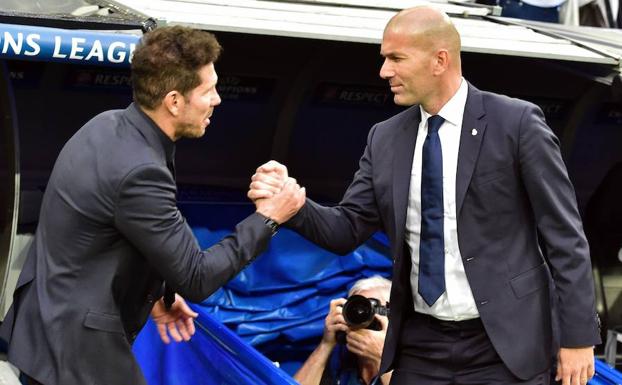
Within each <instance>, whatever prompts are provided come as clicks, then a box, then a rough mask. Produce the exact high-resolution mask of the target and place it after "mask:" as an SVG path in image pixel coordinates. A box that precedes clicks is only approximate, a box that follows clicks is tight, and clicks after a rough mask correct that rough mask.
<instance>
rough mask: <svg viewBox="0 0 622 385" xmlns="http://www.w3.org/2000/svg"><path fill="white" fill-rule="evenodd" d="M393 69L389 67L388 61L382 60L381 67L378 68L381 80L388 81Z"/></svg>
mask: <svg viewBox="0 0 622 385" xmlns="http://www.w3.org/2000/svg"><path fill="white" fill-rule="evenodd" d="M393 74H394V73H393V68H392V67H391V63H389V60H388V59H384V62H382V67H380V77H381V78H383V79H389V78H391V77H393Z"/></svg>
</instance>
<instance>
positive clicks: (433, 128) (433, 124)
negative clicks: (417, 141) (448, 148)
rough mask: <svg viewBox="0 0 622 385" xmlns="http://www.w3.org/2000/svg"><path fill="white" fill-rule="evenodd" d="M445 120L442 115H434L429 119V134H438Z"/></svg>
mask: <svg viewBox="0 0 622 385" xmlns="http://www.w3.org/2000/svg"><path fill="white" fill-rule="evenodd" d="M444 121H445V119H443V117H442V116H440V115H432V116H430V117H429V118H428V132H429V133H431V134H433V133H436V132H438V129H439V128H441V124H443V122H444Z"/></svg>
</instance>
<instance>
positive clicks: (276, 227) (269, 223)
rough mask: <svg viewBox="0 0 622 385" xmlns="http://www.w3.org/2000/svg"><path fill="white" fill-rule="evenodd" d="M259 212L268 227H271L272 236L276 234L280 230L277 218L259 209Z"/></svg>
mask: <svg viewBox="0 0 622 385" xmlns="http://www.w3.org/2000/svg"><path fill="white" fill-rule="evenodd" d="M257 214H259V216H261V217H262V219H263V223H264V225H266V226H267V227H268V229H270V233H271V234H272V236H274V235H276V233H277V231H279V227H280V224H279V223H278V222H277V221H276V220H274V219H272V218H271V217H270V216H268V215H265V214H264V213H262V212H260V211H259V210H257Z"/></svg>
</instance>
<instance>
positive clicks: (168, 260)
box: [114, 164, 271, 302]
mask: <svg viewBox="0 0 622 385" xmlns="http://www.w3.org/2000/svg"><path fill="white" fill-rule="evenodd" d="M175 195H176V187H175V182H174V180H173V178H172V176H171V174H170V172H169V171H168V170H167V169H166V168H164V167H162V166H159V165H155V164H145V165H141V166H138V167H136V168H135V169H133V170H132V171H131V172H129V173H128V175H127V176H126V177H125V178H124V179H123V181H122V182H121V184H120V187H119V190H118V195H117V202H116V205H115V214H114V221H115V225H116V227H117V229H118V230H119V231H120V232H121V233H122V234H123V235H124V236H125V237H126V238H127V239H128V240H129V241H130V242H131V243H132V244H133V245H134V246H135V247H136V248H137V249H138V250H139V251H140V253H141V254H142V255H143V256H144V257H145V259H146V260H147V262H148V263H150V264H151V265H153V266H154V267H155V268H156V269H157V270H158V271H159V272H160V274H161V275H162V277H163V278H164V279H165V280H166V281H167V283H168V284H172V285H173V288H174V289H175V290H176V291H177V292H179V293H180V294H181V295H183V296H184V297H186V298H188V299H189V300H191V301H194V302H199V301H202V300H203V299H205V298H207V297H208V296H209V295H210V294H212V293H213V292H214V291H216V290H217V289H218V288H219V287H220V286H222V285H223V284H225V283H226V282H227V281H229V280H230V279H231V278H233V277H234V276H235V275H236V274H237V273H238V272H239V271H240V270H242V269H243V268H244V267H245V266H246V265H248V264H249V263H250V262H252V261H253V259H254V258H255V257H256V256H257V255H258V254H260V253H262V252H263V251H264V250H265V249H266V248H267V246H268V243H269V241H270V238H271V232H270V229H269V228H268V227H267V226H265V224H264V223H263V218H262V217H261V216H260V215H258V214H256V213H255V214H252V215H250V216H249V217H247V218H246V219H244V220H243V221H242V222H240V223H239V224H238V225H237V226H236V228H235V231H234V232H233V233H232V234H230V235H229V236H227V237H225V238H224V239H222V240H221V241H220V242H219V243H217V244H215V245H213V246H212V247H210V248H208V249H206V250H201V249H200V248H199V245H198V242H197V240H196V238H195V237H194V234H193V233H192V231H191V230H190V227H189V226H188V224H187V223H186V221H185V219H184V217H183V216H182V215H181V213H180V212H179V210H178V208H177V201H176V197H175Z"/></svg>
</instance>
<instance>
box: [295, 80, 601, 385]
mask: <svg viewBox="0 0 622 385" xmlns="http://www.w3.org/2000/svg"><path fill="white" fill-rule="evenodd" d="M420 119H421V117H420V112H419V106H414V107H411V108H409V109H408V110H406V111H404V112H402V113H400V114H398V115H396V116H393V117H392V118H390V119H388V120H386V121H384V122H381V123H378V124H376V125H375V126H374V127H373V128H372V129H371V131H370V133H369V136H368V141H367V147H366V148H365V152H364V154H363V156H362V158H361V160H360V164H359V170H358V171H357V173H356V174H355V176H354V180H353V182H352V184H351V185H350V186H349V188H348V190H347V191H346V193H345V196H344V198H343V200H342V201H341V202H340V203H339V205H337V206H336V207H331V208H328V207H322V206H320V205H318V204H316V203H314V202H313V201H311V200H308V201H307V203H306V204H305V205H304V206H303V208H302V210H301V211H300V212H299V213H298V214H297V215H296V216H295V217H294V218H293V219H292V220H291V221H290V222H289V223H288V225H289V226H291V227H293V228H294V229H296V230H297V231H299V232H300V233H302V234H303V235H304V236H306V237H307V238H309V239H311V240H312V241H314V242H316V243H318V244H320V245H321V246H323V247H325V248H327V249H330V250H333V251H335V252H338V253H347V252H349V251H350V250H352V249H354V248H355V247H357V246H358V245H360V244H361V243H362V242H364V241H365V240H366V239H367V238H368V237H369V236H370V235H371V234H372V233H373V232H375V231H377V230H383V231H385V232H386V233H387V235H388V237H389V239H390V241H391V251H392V253H393V257H394V267H393V287H392V290H391V299H390V303H391V313H390V317H389V320H390V323H389V330H388V333H387V338H386V341H385V349H384V353H383V360H382V367H381V370H382V372H384V371H387V370H388V369H389V368H391V367H392V365H393V362H394V358H395V354H396V351H397V349H399V336H400V333H401V326H402V323H403V319H404V318H405V317H407V316H408V314H409V313H410V312H412V311H413V303H412V294H411V287H410V280H409V277H410V272H411V260H410V255H409V253H408V251H407V248H405V247H404V246H405V240H404V232H405V224H406V209H407V204H408V191H409V183H410V173H411V167H412V159H413V152H414V147H415V140H416V137H417V129H418V126H419V122H420ZM472 129H476V130H477V135H472V134H471V132H472ZM456 215H457V221H458V242H459V246H460V252H461V254H462V257H463V263H464V268H465V271H466V275H467V279H468V281H469V285H470V286H471V290H472V292H473V296H474V298H475V301H476V304H477V308H478V310H479V313H480V315H481V319H482V321H483V323H484V326H485V328H486V332H487V334H488V335H489V337H490V339H491V341H492V343H493V345H494V347H495V349H496V350H497V352H498V353H499V355H500V356H501V358H502V360H503V361H504V363H505V364H506V366H507V367H508V368H509V369H510V370H511V371H512V372H513V373H514V374H515V375H516V376H518V377H520V378H524V379H527V378H530V377H532V376H534V375H536V374H537V373H540V372H542V371H544V370H546V368H548V367H549V366H550V365H551V359H552V358H553V356H554V351H553V350H554V348H553V347H554V346H555V343H554V340H553V339H554V338H553V336H554V333H553V325H554V324H556V322H553V320H552V311H551V308H552V303H551V298H554V300H555V301H556V302H557V303H558V312H557V313H558V316H559V341H558V342H559V343H561V345H562V346H565V347H573V346H575V347H576V346H591V345H594V344H598V343H600V338H599V331H598V318H597V316H596V312H595V305H594V288H593V283H592V277H591V265H590V259H589V251H588V246H587V242H586V240H585V236H584V234H583V229H582V225H581V221H580V218H579V213H578V210H577V207H576V199H575V195H574V190H573V188H572V185H571V184H570V181H569V179H568V175H567V172H566V168H565V166H564V163H563V161H562V158H561V155H560V151H559V143H558V140H557V138H556V137H555V135H554V134H553V133H552V131H551V130H550V128H549V127H547V125H546V123H545V122H544V116H543V114H542V111H541V110H540V109H539V108H538V107H537V106H535V105H533V104H531V103H528V102H525V101H521V100H517V99H510V98H508V97H505V96H501V95H496V94H492V93H488V92H482V91H479V90H477V89H476V88H475V87H473V86H469V93H468V97H467V103H466V107H465V112H464V119H463V126H462V131H461V135H460V149H459V154H458V170H457V180H456ZM538 232H539V233H540V234H541V236H542V239H543V241H544V243H545V245H546V255H547V259H548V264H547V263H546V262H545V258H544V256H543V252H542V251H541V250H540V247H539V244H538ZM551 273H552V275H551ZM551 278H553V279H551ZM553 282H554V285H553ZM551 294H553V296H552V295H551Z"/></svg>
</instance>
